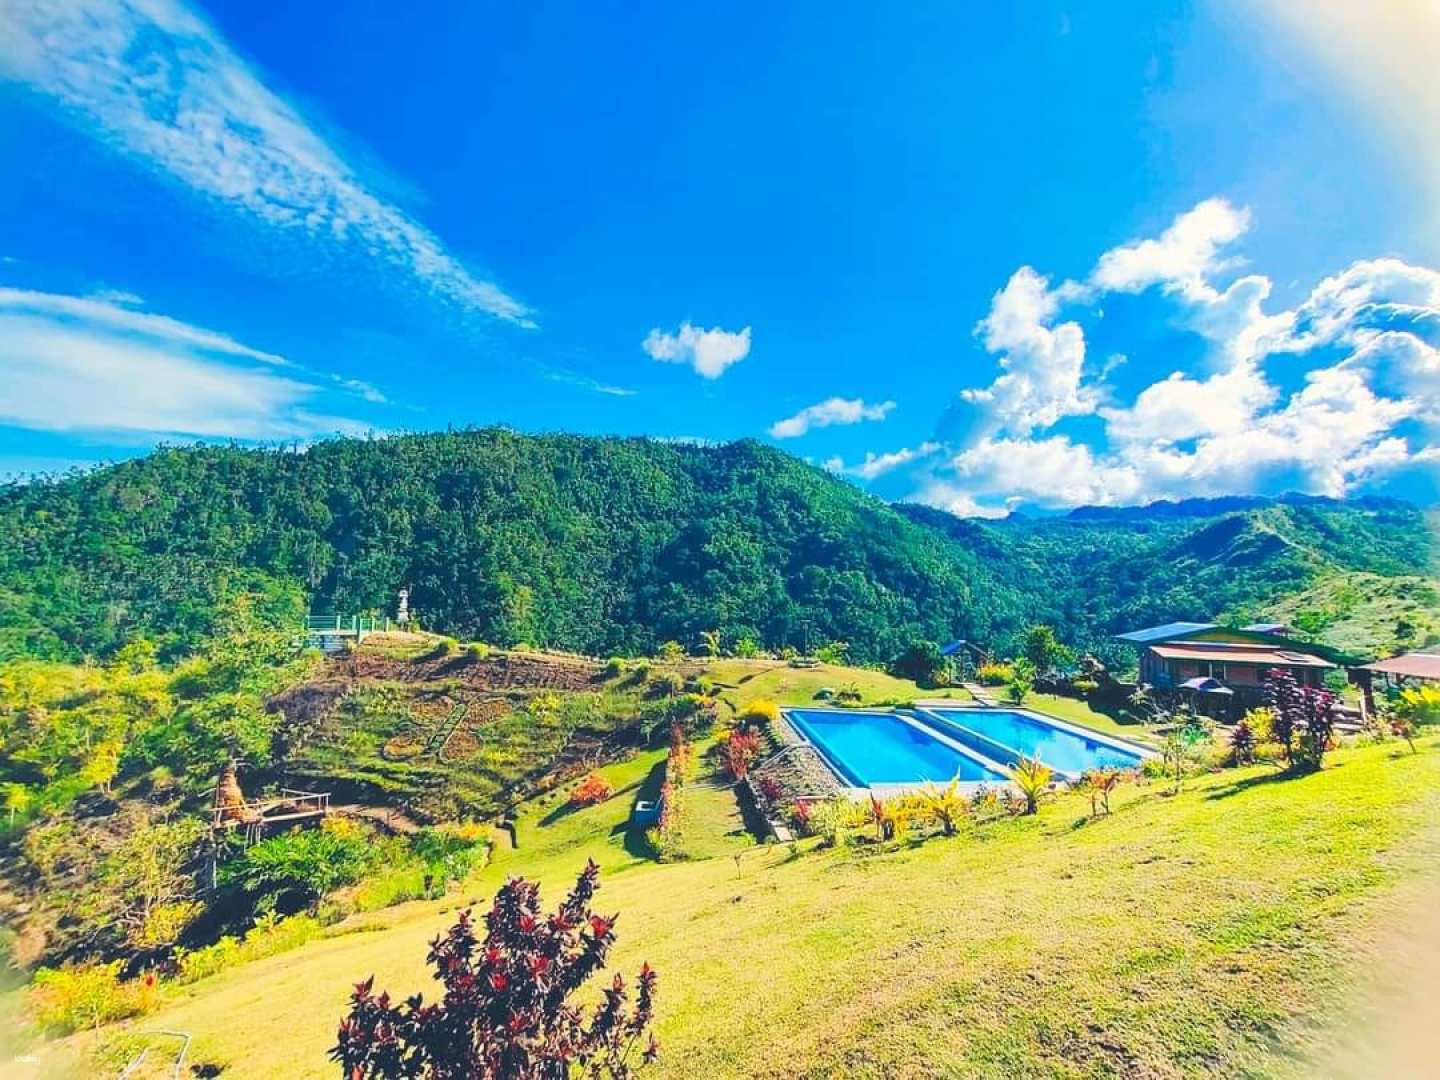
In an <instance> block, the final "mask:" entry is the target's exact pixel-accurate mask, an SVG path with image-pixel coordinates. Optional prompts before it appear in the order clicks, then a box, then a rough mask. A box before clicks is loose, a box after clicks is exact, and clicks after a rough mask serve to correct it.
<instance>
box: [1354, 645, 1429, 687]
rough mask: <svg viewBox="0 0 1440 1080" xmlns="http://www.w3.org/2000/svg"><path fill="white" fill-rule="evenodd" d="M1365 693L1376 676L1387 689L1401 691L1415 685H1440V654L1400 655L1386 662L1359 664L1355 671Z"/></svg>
mask: <svg viewBox="0 0 1440 1080" xmlns="http://www.w3.org/2000/svg"><path fill="white" fill-rule="evenodd" d="M1355 671H1356V673H1357V674H1358V675H1359V676H1360V679H1361V683H1360V685H1361V686H1363V687H1364V688H1365V689H1366V690H1367V691H1368V690H1369V689H1370V687H1371V685H1372V683H1373V680H1374V678H1375V676H1376V675H1379V676H1380V677H1381V678H1382V679H1383V680H1384V682H1385V684H1386V686H1387V687H1390V688H1392V689H1397V690H1398V689H1401V688H1403V687H1405V686H1407V685H1413V684H1416V683H1440V653H1422V652H1412V653H1402V654H1401V655H1400V656H1392V657H1390V659H1388V660H1377V661H1376V662H1375V663H1373V664H1361V665H1360V666H1359V667H1357V668H1356V669H1355Z"/></svg>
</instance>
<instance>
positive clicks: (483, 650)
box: [465, 641, 491, 660]
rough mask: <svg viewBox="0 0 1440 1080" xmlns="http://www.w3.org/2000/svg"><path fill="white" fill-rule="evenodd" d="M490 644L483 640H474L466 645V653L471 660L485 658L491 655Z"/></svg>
mask: <svg viewBox="0 0 1440 1080" xmlns="http://www.w3.org/2000/svg"><path fill="white" fill-rule="evenodd" d="M490 652H491V650H490V646H489V645H486V644H485V642H483V641H472V642H470V644H469V645H466V646H465V655H466V656H468V657H470V659H471V660H485V659H488V658H489V656H490Z"/></svg>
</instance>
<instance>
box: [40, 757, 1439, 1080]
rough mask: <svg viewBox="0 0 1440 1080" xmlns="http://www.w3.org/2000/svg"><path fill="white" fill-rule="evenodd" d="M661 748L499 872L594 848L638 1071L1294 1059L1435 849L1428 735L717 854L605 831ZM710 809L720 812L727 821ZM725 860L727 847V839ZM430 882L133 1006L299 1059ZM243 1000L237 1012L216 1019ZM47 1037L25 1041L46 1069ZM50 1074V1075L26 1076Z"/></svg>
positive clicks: (402, 947) (1232, 1070) (1339, 1023)
mask: <svg viewBox="0 0 1440 1080" xmlns="http://www.w3.org/2000/svg"><path fill="white" fill-rule="evenodd" d="M657 760H658V756H657V755H653V754H652V755H649V756H641V757H639V758H636V759H634V760H632V761H630V762H627V763H624V764H621V765H616V766H612V767H610V768H609V769H607V770H606V773H607V775H608V776H609V777H610V779H611V780H612V781H613V782H614V783H615V785H616V788H617V794H616V796H615V798H613V799H611V800H610V801H608V802H606V803H603V804H601V805H599V806H596V807H593V808H591V809H588V810H583V811H580V812H578V813H574V814H570V815H567V816H563V817H558V818H557V817H555V816H554V815H552V814H550V813H549V809H550V807H549V806H547V804H546V803H545V802H543V801H542V802H537V803H534V804H531V805H529V806H527V807H526V808H524V810H523V811H522V813H521V816H520V847H519V849H518V850H513V851H510V850H507V851H502V852H500V853H499V854H498V855H497V858H496V861H495V862H494V864H493V865H491V866H490V867H489V868H488V869H486V870H485V871H484V872H483V873H482V875H481V876H480V877H479V878H477V879H475V880H474V881H472V882H470V883H469V884H468V885H467V892H466V895H478V896H486V895H488V894H490V893H491V892H493V890H494V889H495V888H496V887H497V886H498V885H499V883H500V882H501V881H503V879H504V878H505V876H506V875H508V874H513V873H520V874H524V875H527V876H530V877H533V878H537V879H539V880H540V881H541V882H542V883H543V885H544V888H545V897H546V899H547V900H548V901H549V902H550V903H554V902H555V901H556V900H558V898H559V895H560V893H561V891H562V889H563V888H564V886H565V885H566V884H567V882H568V881H569V880H570V879H571V878H572V877H573V876H574V875H575V873H576V872H578V870H579V869H580V867H581V866H582V865H583V863H584V860H585V859H586V858H590V857H593V858H595V859H596V860H597V861H599V862H600V863H601V865H602V867H603V878H602V890H601V893H600V898H599V907H600V908H601V909H603V910H606V911H618V912H619V913H620V919H619V923H618V930H619V935H620V941H619V945H618V948H617V951H616V953H615V955H614V966H615V967H616V969H618V970H620V971H622V972H629V971H631V970H632V969H634V968H636V967H638V965H639V963H640V962H641V961H642V960H648V961H649V962H650V963H651V964H653V965H654V966H655V967H656V969H657V970H658V971H659V973H660V988H661V990H660V994H661V996H660V1006H659V1033H660V1036H661V1041H662V1046H663V1057H662V1059H661V1062H660V1064H659V1066H658V1068H657V1070H656V1071H655V1073H654V1075H656V1076H661V1077H664V1076H777V1077H778V1076H831V1075H840V1074H843V1075H849V1076H876V1077H879V1076H894V1075H935V1074H947V1075H967V1076H971V1075H977V1076H1017V1075H1025V1076H1056V1077H1078V1076H1109V1075H1116V1076H1138V1075H1143V1076H1182V1075H1183V1076H1209V1075H1264V1076H1273V1075H1284V1074H1287V1073H1289V1074H1295V1075H1307V1074H1313V1072H1314V1069H1315V1068H1316V1065H1317V1063H1318V1062H1319V1061H1321V1060H1325V1059H1326V1057H1327V1056H1328V1054H1329V1053H1330V1048H1331V1046H1332V1041H1331V1040H1333V1039H1335V1038H1337V1037H1339V1036H1341V1035H1349V1036H1353V1035H1354V1033H1355V1030H1356V1028H1357V1025H1362V1024H1364V1023H1366V1022H1367V1020H1368V1019H1369V1016H1370V1014H1369V1013H1368V1012H1367V1009H1366V1000H1365V999H1364V998H1363V997H1361V996H1357V990H1356V988H1357V987H1358V986H1360V985H1363V981H1364V978H1365V975H1366V973H1367V972H1372V973H1373V971H1374V969H1375V966H1376V965H1377V964H1383V963H1385V962H1386V955H1387V954H1386V953H1385V952H1383V951H1382V952H1377V951H1376V949H1377V948H1379V947H1381V946H1383V945H1384V943H1385V942H1387V941H1388V942H1390V945H1391V946H1392V947H1393V946H1394V945H1395V944H1396V937H1395V935H1394V934H1393V933H1391V931H1390V929H1389V923H1388V922H1387V920H1390V919H1392V918H1394V916H1395V913H1396V909H1395V907H1394V904H1396V903H1399V902H1403V898H1404V897H1405V896H1407V895H1414V894H1413V893H1408V892H1407V890H1408V889H1410V888H1411V886H1413V885H1415V884H1417V883H1419V882H1421V881H1423V880H1425V878H1424V876H1423V875H1424V874H1425V872H1426V868H1427V867H1431V868H1433V865H1434V858H1435V856H1436V854H1437V853H1440V846H1437V841H1440V835H1437V833H1436V830H1435V822H1436V821H1437V820H1440V743H1437V740H1436V738H1434V737H1431V738H1429V739H1427V740H1425V741H1424V742H1422V745H1421V752H1420V753H1419V754H1413V755H1412V754H1410V753H1409V752H1400V751H1397V750H1396V749H1395V748H1394V747H1393V746H1390V745H1386V746H1379V747H1369V748H1362V749H1354V750H1344V751H1341V752H1338V753H1337V754H1335V755H1334V756H1333V758H1332V760H1331V762H1330V764H1329V767H1328V768H1327V769H1326V770H1325V771H1324V772H1322V773H1320V774H1317V775H1311V776H1307V777H1304V778H1300V779H1293V780H1285V779H1279V778H1277V777H1276V776H1275V775H1274V773H1273V771H1272V770H1270V769H1269V768H1268V767H1256V768H1251V769H1245V770H1238V771H1227V772H1223V773H1216V774H1211V775H1208V776H1205V777H1202V778H1200V779H1198V780H1196V781H1193V782H1192V783H1191V784H1190V785H1188V787H1187V790H1186V791H1185V792H1184V793H1183V794H1180V795H1178V796H1169V795H1165V794H1162V793H1161V791H1160V790H1159V789H1158V788H1157V787H1134V786H1131V787H1127V788H1125V789H1123V792H1122V794H1121V795H1120V797H1119V798H1118V800H1117V803H1116V807H1115V812H1114V814H1113V815H1112V816H1110V817H1103V818H1099V819H1094V820H1087V819H1086V818H1085V816H1084V814H1083V809H1084V804H1083V802H1082V800H1081V799H1080V797H1078V796H1071V797H1066V798H1062V799H1061V800H1060V801H1058V802H1055V803H1053V804H1050V805H1047V806H1046V807H1044V808H1043V810H1042V813H1041V815H1040V816H1039V817H1035V818H1012V819H1006V820H1001V821H998V822H994V823H991V824H987V825H981V826H978V827H977V828H976V829H975V830H974V831H972V832H969V833H968V834H966V835H962V836H959V837H955V838H949V839H946V838H932V839H930V840H927V841H925V842H924V843H920V844H914V845H905V844H900V845H898V846H894V845H892V846H888V847H885V848H857V849H841V850H833V851H817V850H813V849H812V848H811V847H810V842H806V843H805V844H803V845H801V846H800V848H798V849H796V850H791V849H789V848H787V847H785V846H772V847H752V846H750V845H749V844H748V841H747V840H745V839H744V838H743V837H741V836H739V835H733V836H729V837H727V836H726V835H725V834H724V833H723V832H722V833H720V834H719V835H718V844H717V846H716V847H714V848H713V849H712V852H711V854H713V855H714V856H715V857H712V858H707V859H702V860H698V861H693V862H689V863H680V864H675V865H656V864H654V863H651V862H648V861H646V860H643V859H639V858H637V857H636V856H635V855H633V854H632V853H631V852H630V851H628V850H627V847H626V843H625V836H626V830H625V821H626V818H627V815H628V812H629V806H630V801H631V799H632V798H633V797H634V793H635V791H636V788H637V785H639V784H640V783H641V782H642V780H643V778H644V777H645V776H646V775H647V773H648V771H649V770H650V769H651V767H652V766H653V764H654V762H655V761H657ZM722 828H723V826H722ZM732 856H733V857H732ZM455 904H456V901H455V900H454V899H452V900H449V901H446V902H443V903H439V904H436V903H416V904H411V905H407V906H405V907H403V908H398V909H394V910H391V911H389V912H385V913H382V914H380V915H377V916H369V917H367V919H368V921H367V923H366V924H365V927H366V929H365V932H357V933H345V934H340V935H338V936H334V937H332V938H329V939H327V940H324V941H321V942H318V943H314V944H310V945H307V946H305V947H303V948H302V949H300V950H298V951H295V952H291V953H287V954H285V955H281V956H276V957H273V958H270V959H268V960H263V961H260V962H257V963H254V964H250V965H246V966H244V967H240V968H237V969H235V970H232V971H229V972H226V973H223V974H221V975H219V976H216V977H214V978H212V979H210V980H207V981H205V982H202V983H199V984H196V985H194V986H192V987H190V988H188V989H186V990H184V991H183V992H181V993H180V995H179V996H178V997H177V998H175V999H174V1000H173V1001H172V1003H171V1004H170V1005H168V1006H167V1007H166V1008H165V1009H163V1010H162V1011H161V1012H159V1013H158V1014H156V1015H154V1016H152V1017H149V1018H147V1019H146V1020H145V1022H144V1027H145V1028H146V1029H147V1030H148V1029H166V1030H181V1031H187V1032H191V1033H193V1034H194V1035H195V1037H196V1041H195V1047H194V1056H195V1060H197V1061H200V1062H208V1063H213V1064H215V1065H219V1066H223V1069H224V1072H223V1075H224V1076H227V1077H234V1078H236V1080H243V1078H247V1077H257V1078H258V1077H270V1076H277V1075H285V1076H289V1077H297V1078H303V1077H322V1076H329V1075H332V1072H333V1070H332V1067H331V1066H330V1065H329V1064H328V1063H327V1062H326V1060H325V1052H326V1049H327V1047H328V1046H329V1045H330V1043H331V1042H332V1040H333V1037H334V1029H335V1026H336V1022H337V1020H338V1018H339V1016H340V1015H341V1013H342V1012H343V1011H344V1007H345V999H346V995H347V994H348V992H349V987H350V984H351V983H353V982H354V981H356V980H358V979H361V978H365V977H367V976H369V975H371V974H374V975H375V976H376V980H377V984H378V985H380V986H384V987H388V988H389V989H391V990H392V991H395V992H402V993H408V992H410V991H412V990H415V989H421V988H426V987H427V986H428V985H429V983H428V977H427V975H426V972H425V967H424V953H425V943H426V942H427V941H428V940H429V939H430V938H431V937H433V936H434V935H435V934H436V933H437V932H438V931H439V930H440V929H441V928H442V927H443V926H444V925H445V924H446V921H447V920H448V919H450V918H452V917H453V908H454V906H455ZM237 1016H244V1017H245V1022H244V1023H236V1022H235V1018H236V1017H237ZM65 1052H66V1048H65V1047H64V1046H61V1047H56V1046H51V1047H48V1048H44V1049H43V1050H42V1051H41V1056H40V1058H39V1062H38V1066H37V1067H40V1068H46V1069H52V1070H58V1069H60V1067H61V1062H62V1061H63V1059H64V1055H65ZM47 1075H48V1073H47Z"/></svg>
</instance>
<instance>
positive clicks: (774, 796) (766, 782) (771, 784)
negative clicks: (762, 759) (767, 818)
mask: <svg viewBox="0 0 1440 1080" xmlns="http://www.w3.org/2000/svg"><path fill="white" fill-rule="evenodd" d="M755 786H756V787H758V788H759V789H760V794H761V796H762V797H763V798H764V799H765V801H766V802H768V803H770V804H771V805H774V804H776V803H778V802H779V801H780V800H781V799H782V798H784V796H785V789H784V788H782V787H781V786H780V781H779V780H776V779H775V778H774V777H773V776H762V777H761V778H760V779H759V780H758V781H757V782H756V785H755Z"/></svg>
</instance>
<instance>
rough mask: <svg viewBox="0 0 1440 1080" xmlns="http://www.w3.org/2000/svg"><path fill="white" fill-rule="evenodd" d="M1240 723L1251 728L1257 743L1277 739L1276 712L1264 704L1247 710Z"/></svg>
mask: <svg viewBox="0 0 1440 1080" xmlns="http://www.w3.org/2000/svg"><path fill="white" fill-rule="evenodd" d="M1240 723H1242V724H1244V725H1245V727H1247V728H1248V729H1249V730H1250V734H1251V736H1252V737H1253V738H1254V740H1255V745H1257V746H1259V745H1260V744H1261V743H1269V742H1274V741H1275V714H1274V713H1273V712H1271V711H1270V710H1269V709H1268V708H1266V707H1265V706H1264V705H1262V706H1260V707H1259V708H1257V709H1249V710H1247V711H1246V713H1245V715H1244V716H1242V717H1241V718H1240Z"/></svg>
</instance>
